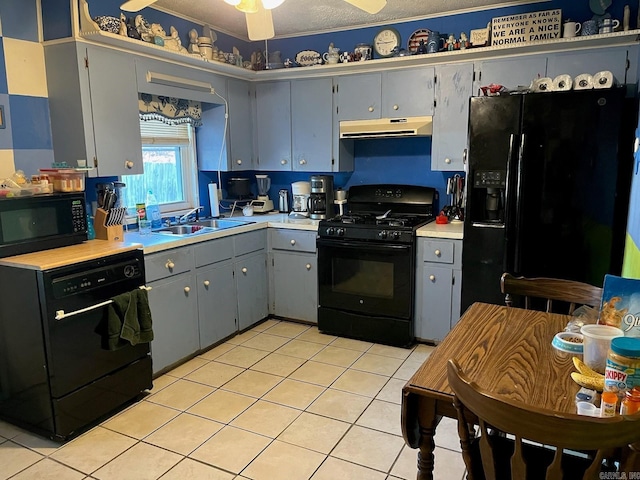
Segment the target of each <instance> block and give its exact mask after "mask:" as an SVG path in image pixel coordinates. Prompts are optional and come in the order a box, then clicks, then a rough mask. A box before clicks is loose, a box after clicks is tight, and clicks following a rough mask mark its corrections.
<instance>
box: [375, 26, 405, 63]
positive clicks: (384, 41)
mask: <svg viewBox="0 0 640 480" xmlns="http://www.w3.org/2000/svg"><path fill="white" fill-rule="evenodd" d="M400 44H401V38H400V32H398V31H397V30H396V29H395V28H391V27H385V28H383V29H381V30H380V31H379V32H378V33H376V35H375V37H373V49H374V50H375V52H376V54H377V55H378V56H379V57H390V56H392V55H393V54H394V53H395V52H394V50H393V49H394V48H396V49H400Z"/></svg>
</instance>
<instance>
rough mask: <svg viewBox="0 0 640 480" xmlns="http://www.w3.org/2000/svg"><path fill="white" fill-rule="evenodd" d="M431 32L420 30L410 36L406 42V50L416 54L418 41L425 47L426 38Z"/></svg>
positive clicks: (426, 29) (425, 29)
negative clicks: (421, 41)
mask: <svg viewBox="0 0 640 480" xmlns="http://www.w3.org/2000/svg"><path fill="white" fill-rule="evenodd" d="M430 33H431V30H429V29H428V28H421V29H420V30H416V31H415V32H413V33H412V34H411V36H410V37H409V40H407V50H409V51H410V52H412V53H416V52H417V51H418V47H419V46H420V40H424V43H425V45H426V44H427V38H428V37H429V34H430Z"/></svg>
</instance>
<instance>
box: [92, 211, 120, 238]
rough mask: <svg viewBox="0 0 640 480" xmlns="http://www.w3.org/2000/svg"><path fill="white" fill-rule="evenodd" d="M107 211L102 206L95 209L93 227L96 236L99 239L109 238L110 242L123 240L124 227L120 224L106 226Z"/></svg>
mask: <svg viewBox="0 0 640 480" xmlns="http://www.w3.org/2000/svg"><path fill="white" fill-rule="evenodd" d="M109 213H110V212H108V211H106V210H103V209H102V208H98V209H97V210H96V214H95V217H94V221H93V229H94V230H95V231H96V238H97V239H99V240H109V241H111V242H124V229H123V227H122V224H119V225H109V226H107V220H108V219H109Z"/></svg>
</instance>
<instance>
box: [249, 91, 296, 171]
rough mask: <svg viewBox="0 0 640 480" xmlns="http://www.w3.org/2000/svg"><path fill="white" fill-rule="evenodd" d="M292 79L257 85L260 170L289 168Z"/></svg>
mask: <svg viewBox="0 0 640 480" xmlns="http://www.w3.org/2000/svg"><path fill="white" fill-rule="evenodd" d="M290 95H291V83H290V82H268V83H259V84H258V85H256V114H257V121H256V127H257V131H258V165H257V167H258V168H259V169H260V170H287V171H288V170H291V96H290Z"/></svg>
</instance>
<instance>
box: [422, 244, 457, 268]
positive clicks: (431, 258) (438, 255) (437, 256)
mask: <svg viewBox="0 0 640 480" xmlns="http://www.w3.org/2000/svg"><path fill="white" fill-rule="evenodd" d="M423 245H424V249H423V251H422V261H423V262H438V263H453V258H454V257H453V254H454V243H453V242H443V241H438V240H426V241H425V242H424V244H423Z"/></svg>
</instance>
